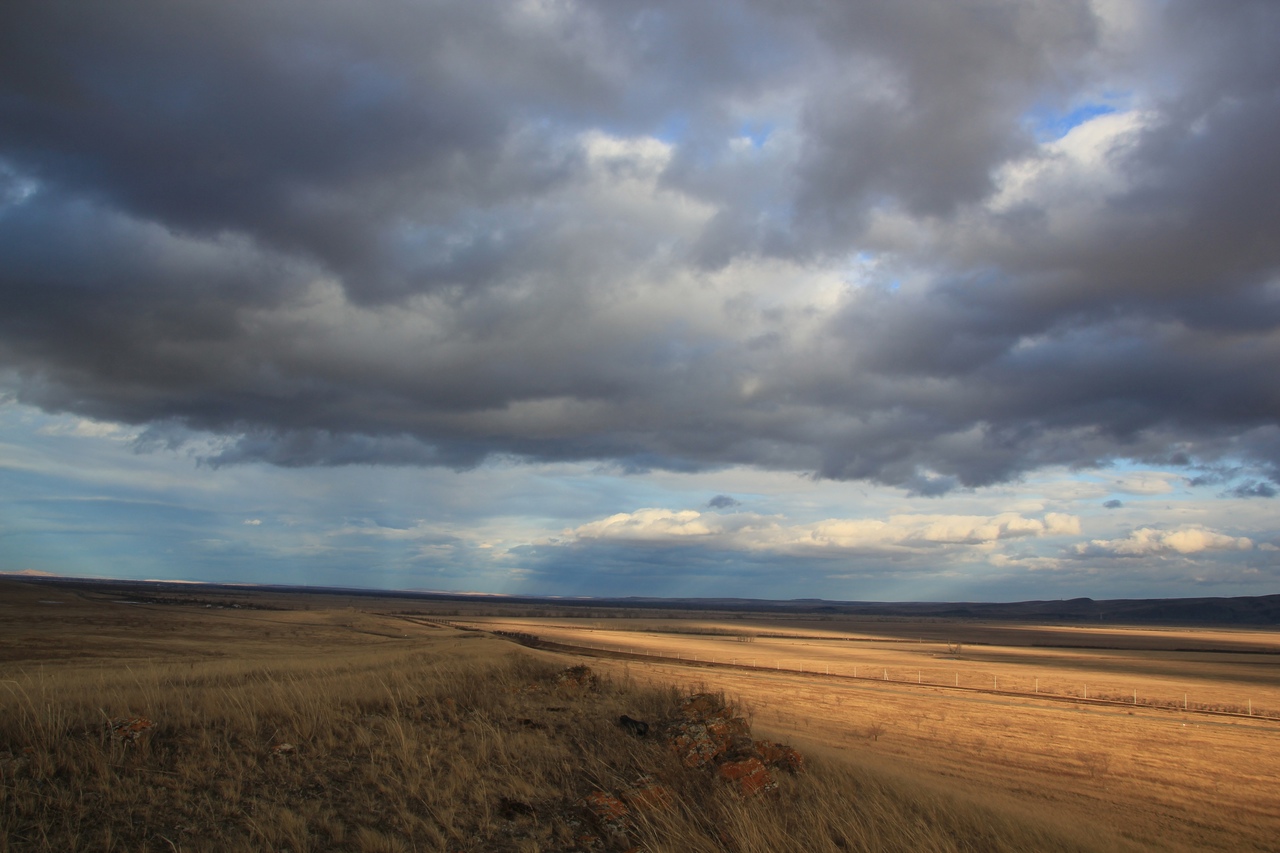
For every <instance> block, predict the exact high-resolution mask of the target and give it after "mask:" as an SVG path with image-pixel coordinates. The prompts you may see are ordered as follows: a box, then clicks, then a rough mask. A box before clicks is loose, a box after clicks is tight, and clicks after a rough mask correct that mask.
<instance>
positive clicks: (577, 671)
mask: <svg viewBox="0 0 1280 853" xmlns="http://www.w3.org/2000/svg"><path fill="white" fill-rule="evenodd" d="M556 684H557V685H562V686H566V687H585V688H587V689H588V690H595V689H597V688H598V687H599V686H600V677H599V676H598V675H596V674H595V673H594V672H592V671H591V667H589V666H584V665H581V664H579V665H578V666H571V667H569V668H568V669H566V670H565V671H564V672H562V673H560V674H559V675H557V676H556Z"/></svg>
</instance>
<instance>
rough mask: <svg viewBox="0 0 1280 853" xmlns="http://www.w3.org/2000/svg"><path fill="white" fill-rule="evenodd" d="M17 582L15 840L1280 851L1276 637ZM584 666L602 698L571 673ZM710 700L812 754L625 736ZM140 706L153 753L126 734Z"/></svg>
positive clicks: (2, 661) (7, 728)
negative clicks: (801, 759) (746, 755)
mask: <svg viewBox="0 0 1280 853" xmlns="http://www.w3.org/2000/svg"><path fill="white" fill-rule="evenodd" d="M0 587H2V588H3V589H2V591H3V595H0V850H4V849H7V850H121V851H125V850H157V851H172V850H191V851H194V850H290V851H303V850H358V851H380V850H387V851H399V850H406V851H407V850H449V851H488V850H497V851H505V850H511V851H538V850H566V851H568V850H617V851H622V850H651V851H683V850H707V851H713V850H716V851H718V850H723V851H766V850H782V849H805V850H809V849H812V850H1009V851H1014V850H1117V849H1120V850H1124V849H1130V850H1145V849H1155V850H1251V849H1256V850H1269V849H1274V844H1275V841H1274V839H1275V838H1276V837H1277V832H1278V831H1280V807H1278V806H1277V802H1278V801H1280V798H1277V797H1276V796H1275V793H1274V792H1275V790H1276V786H1277V782H1280V757H1278V753H1280V750H1277V749H1276V748H1275V747H1276V744H1277V742H1278V738H1280V720H1278V719H1276V717H1277V716H1280V715H1277V709H1280V694H1278V687H1277V685H1278V681H1280V679H1278V678H1277V675H1280V670H1277V668H1276V667H1277V663H1278V661H1280V643H1278V642H1277V637H1276V635H1275V634H1274V633H1273V632H1263V631H1259V632H1253V631H1203V630H1196V631H1174V630H1153V629H1123V628H1111V627H1098V628H1090V629H1080V628H1056V627H1052V626H1005V625H992V624H974V623H965V622H942V621H928V622H926V621H917V622H911V621H905V620H875V621H872V620H860V621H859V620H849V619H840V618H830V617H814V618H812V619H806V618H800V617H795V616H790V617H787V618H770V617H764V616H760V615H759V614H756V615H752V614H727V615H726V614H723V613H721V614H697V613H686V614H681V616H680V618H674V616H672V615H671V614H659V615H654V614H653V613H652V612H649V613H646V612H644V611H634V612H619V611H609V612H605V611H596V612H592V611H589V610H580V611H576V612H575V611H573V610H572V609H570V610H565V609H563V608H555V609H554V610H546V611H545V612H542V613H538V612H536V611H535V610H531V609H530V608H529V607H528V606H527V605H525V606H522V607H519V608H516V607H512V606H496V605H491V604H483V605H482V604H475V605H465V604H464V605H458V604H456V603H439V602H430V601H415V600H405V599H398V600H397V599H390V598H387V599H379V598H374V597H364V596H361V597H342V596H324V595H303V594H298V595H289V594H277V593H261V592H259V593H254V592H247V591H226V592H220V593H217V594H211V593H208V592H203V593H183V592H181V591H178V592H168V591H166V592H165V593H164V594H163V595H162V596H161V595H154V594H153V595H149V596H139V595H131V594H128V593H124V592H120V591H112V590H104V589H101V588H77V589H72V588H58V587H52V586H43V585H28V584H20V583H15V582H0ZM615 617H616V618H615ZM621 617H626V618H621ZM535 646H537V647H535ZM582 664H586V665H587V666H589V667H591V669H592V670H593V671H594V672H595V673H596V674H597V675H598V676H600V679H599V682H598V683H595V684H593V685H592V686H591V687H590V688H583V687H581V686H580V685H578V684H576V683H563V682H562V681H561V680H559V676H558V674H559V673H563V672H564V671H565V669H566V668H568V667H572V666H578V665H582ZM1037 690H1039V691H1040V692H1039V693H1037V692H1036V691H1037ZM1086 690H1087V692H1088V697H1089V698H1088V699H1086V698H1085V697H1084V693H1085V691H1086ZM695 691H698V692H704V691H711V692H713V693H717V692H718V693H723V694H724V695H725V696H726V697H727V698H728V699H729V700H730V701H731V703H733V704H734V705H735V706H736V707H737V708H738V709H740V711H741V713H742V714H744V715H745V717H746V718H747V719H749V720H750V722H751V724H752V727H753V729H754V735H753V736H756V737H761V738H767V739H769V740H772V741H778V742H786V743H790V744H792V745H794V746H795V747H797V748H798V749H800V751H801V753H802V754H803V755H804V756H805V759H806V768H807V769H806V771H805V772H803V773H801V774H799V775H795V776H792V775H789V774H779V778H778V780H777V781H778V788H777V790H776V791H774V792H772V793H770V794H768V795H767V796H766V795H761V796H756V797H743V796H740V795H738V794H737V793H735V792H734V790H733V789H732V788H731V787H728V786H726V785H724V784H719V783H717V782H716V781H715V780H712V779H710V777H706V776H704V775H700V774H697V773H693V772H692V771H690V770H689V769H688V768H687V767H684V766H682V765H681V764H680V762H679V761H676V760H675V759H674V758H673V756H672V754H671V752H670V750H669V749H668V748H667V747H666V746H665V745H664V744H663V743H662V742H661V741H660V740H658V739H656V738H655V739H639V738H636V737H633V736H631V735H630V734H628V733H627V732H626V731H624V730H623V729H621V728H620V727H619V726H618V725H616V721H617V719H618V717H619V715H620V714H629V715H632V716H634V717H637V718H641V719H648V720H650V721H651V722H653V723H654V724H655V725H656V724H658V723H659V722H660V721H662V720H664V719H666V718H668V717H669V716H670V715H671V714H672V713H673V709H674V708H675V707H676V706H677V705H678V704H679V702H680V701H681V700H682V697H686V696H688V695H689V694H691V693H693V692H695ZM1134 691H1136V697H1135V692H1134ZM1184 696H1185V699H1184ZM1135 698H1136V704H1135ZM1184 702H1185V704H1186V708H1185V709H1184V708H1183V707H1182V706H1183V703H1184ZM138 718H143V719H146V720H147V721H149V722H151V723H153V726H151V727H149V728H146V729H145V730H143V731H142V732H140V734H139V735H138V736H137V738H136V740H130V739H129V737H128V736H127V735H126V736H121V734H120V733H119V732H118V731H117V732H113V731H112V728H111V726H112V723H113V722H117V723H118V722H119V721H122V720H130V719H138ZM641 779H646V780H649V781H647V782H644V783H641V782H640V781H638V780H641ZM655 780H656V781H655ZM650 784H653V785H660V786H661V787H662V788H663V789H664V790H666V791H669V792H670V794H671V796H670V798H669V799H668V798H666V796H665V795H664V798H663V800H662V802H664V803H666V805H664V806H663V807H662V808H658V809H650V808H648V807H645V808H641V807H640V806H636V807H635V808H634V809H633V814H631V816H630V817H629V818H628V821H629V822H628V823H627V825H626V828H625V832H620V833H616V834H614V835H610V834H609V833H608V832H606V831H603V830H602V829H601V828H600V826H599V825H597V823H596V822H595V820H596V819H595V818H594V817H593V814H592V813H591V812H590V810H589V809H588V808H586V807H585V806H584V805H583V804H584V803H585V802H587V801H588V800H587V799H586V798H589V797H592V796H609V797H612V796H615V795H616V796H620V797H622V798H623V801H624V802H627V800H626V796H627V792H632V795H633V796H634V792H635V791H636V790H637V786H638V785H650ZM650 799H652V798H650ZM650 805H652V803H650Z"/></svg>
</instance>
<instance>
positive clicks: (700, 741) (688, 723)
mask: <svg viewBox="0 0 1280 853" xmlns="http://www.w3.org/2000/svg"><path fill="white" fill-rule="evenodd" d="M663 736H664V738H665V739H666V741H667V742H668V743H669V744H670V745H671V748H672V749H673V750H674V751H675V753H676V754H677V755H679V756H680V760H681V761H682V762H683V763H684V765H685V766H686V767H704V766H706V765H708V764H711V763H714V762H715V761H716V760H717V759H719V758H720V757H721V756H724V755H727V754H731V753H735V752H740V751H742V750H743V749H744V748H749V747H750V745H751V727H750V726H749V725H748V724H747V721H746V720H745V719H743V718H742V717H741V716H740V715H739V714H738V713H737V712H736V710H735V709H734V708H732V707H730V706H728V705H725V703H724V700H723V699H721V698H720V697H719V696H717V695H715V694H713V693H698V694H696V695H694V696H691V697H689V699H688V700H686V701H685V703H684V704H683V705H681V706H680V708H679V709H678V710H677V711H676V714H675V716H674V717H673V718H672V719H671V721H670V722H668V723H667V724H666V726H664V727H663Z"/></svg>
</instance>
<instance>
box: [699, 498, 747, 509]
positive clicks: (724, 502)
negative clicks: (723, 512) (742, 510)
mask: <svg viewBox="0 0 1280 853" xmlns="http://www.w3.org/2000/svg"><path fill="white" fill-rule="evenodd" d="M707 506H708V507H710V508H711V509H730V508H732V507H735V506H742V501H740V500H738V499H737V498H734V497H731V496H729V495H716V496H715V497H714V498H712V499H711V500H709V501H707Z"/></svg>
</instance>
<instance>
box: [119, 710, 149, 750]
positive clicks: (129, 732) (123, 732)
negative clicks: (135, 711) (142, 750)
mask: <svg viewBox="0 0 1280 853" xmlns="http://www.w3.org/2000/svg"><path fill="white" fill-rule="evenodd" d="M155 725H156V724H155V723H153V722H151V721H150V720H148V719H147V718H146V717H120V718H117V719H115V720H112V721H111V737H112V739H113V740H118V741H120V742H121V743H123V744H126V745H129V746H132V745H135V744H137V742H138V738H140V737H142V735H143V734H144V733H145V732H147V731H149V730H150V729H153V728H155Z"/></svg>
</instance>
